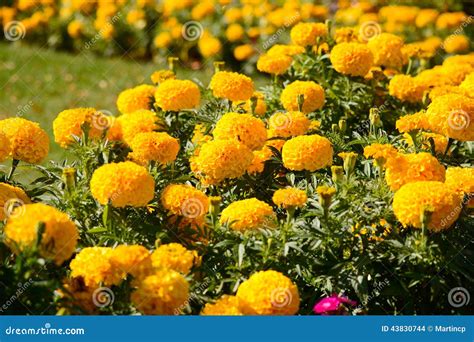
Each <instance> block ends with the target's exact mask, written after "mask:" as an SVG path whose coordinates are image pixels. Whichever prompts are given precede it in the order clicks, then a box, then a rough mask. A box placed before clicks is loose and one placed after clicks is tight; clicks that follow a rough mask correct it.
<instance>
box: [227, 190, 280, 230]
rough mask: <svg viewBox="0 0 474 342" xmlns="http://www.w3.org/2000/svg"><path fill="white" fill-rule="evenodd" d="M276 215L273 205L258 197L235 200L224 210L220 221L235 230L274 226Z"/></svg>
mask: <svg viewBox="0 0 474 342" xmlns="http://www.w3.org/2000/svg"><path fill="white" fill-rule="evenodd" d="M275 220H276V216H275V213H274V212H273V209H272V207H271V206H269V205H268V204H267V203H265V202H262V201H260V200H258V199H256V198H249V199H244V200H240V201H235V202H232V203H231V204H229V206H227V208H225V209H224V210H222V214H221V218H220V223H221V224H223V225H224V224H227V225H229V227H230V228H231V229H233V230H238V231H241V232H243V231H247V230H257V229H260V228H274V227H275Z"/></svg>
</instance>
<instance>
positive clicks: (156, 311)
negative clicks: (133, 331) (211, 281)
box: [131, 269, 189, 315]
mask: <svg viewBox="0 0 474 342" xmlns="http://www.w3.org/2000/svg"><path fill="white" fill-rule="evenodd" d="M188 298H189V284H188V282H187V281H186V279H185V278H184V277H183V276H182V275H181V274H179V273H178V272H176V271H173V270H168V269H160V270H158V271H156V273H155V274H154V275H150V276H148V277H146V278H144V279H142V280H141V281H140V282H138V283H137V288H136V289H135V291H134V292H132V295H131V300H132V303H133V305H135V307H136V308H137V309H138V310H139V311H140V312H142V313H144V314H145V315H173V314H174V315H176V314H179V313H180V311H181V309H182V308H183V306H184V305H185V304H186V302H187V301H188Z"/></svg>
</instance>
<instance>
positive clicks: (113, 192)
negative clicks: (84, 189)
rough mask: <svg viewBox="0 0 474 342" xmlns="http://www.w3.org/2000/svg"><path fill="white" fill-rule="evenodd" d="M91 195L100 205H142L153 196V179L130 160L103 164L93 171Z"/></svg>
mask: <svg viewBox="0 0 474 342" xmlns="http://www.w3.org/2000/svg"><path fill="white" fill-rule="evenodd" d="M90 187H91V192H92V196H94V198H95V199H96V200H97V201H98V202H99V203H100V204H102V205H106V204H108V203H109V202H110V203H111V204H112V206H114V207H117V208H121V207H125V206H132V207H144V206H146V205H147V204H148V202H150V201H151V200H152V199H153V197H154V191H155V180H154V179H153V177H152V176H151V175H150V174H149V173H148V171H147V170H146V169H145V168H144V167H143V166H140V165H137V164H135V163H132V162H121V163H111V164H105V165H102V166H101V167H99V168H98V169H97V170H95V171H94V174H93V175H92V179H91V183H90Z"/></svg>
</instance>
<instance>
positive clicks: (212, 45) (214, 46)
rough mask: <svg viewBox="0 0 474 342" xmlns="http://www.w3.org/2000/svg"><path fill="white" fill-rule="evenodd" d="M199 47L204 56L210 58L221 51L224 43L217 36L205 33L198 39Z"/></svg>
mask: <svg viewBox="0 0 474 342" xmlns="http://www.w3.org/2000/svg"><path fill="white" fill-rule="evenodd" d="M198 48H199V52H200V53H201V55H202V56H203V57H204V58H209V57H212V56H215V55H217V54H218V53H220V52H221V50H222V43H221V42H220V40H219V39H217V38H216V37H213V36H210V35H204V34H203V36H202V37H201V39H199V41H198Z"/></svg>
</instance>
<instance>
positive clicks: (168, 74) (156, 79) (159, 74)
mask: <svg viewBox="0 0 474 342" xmlns="http://www.w3.org/2000/svg"><path fill="white" fill-rule="evenodd" d="M150 78H151V81H152V82H153V83H154V84H156V85H158V84H160V83H162V82H164V81H166V80H174V79H176V75H175V73H174V72H173V71H171V70H158V71H155V72H154V73H153V74H152V75H151V77H150Z"/></svg>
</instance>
